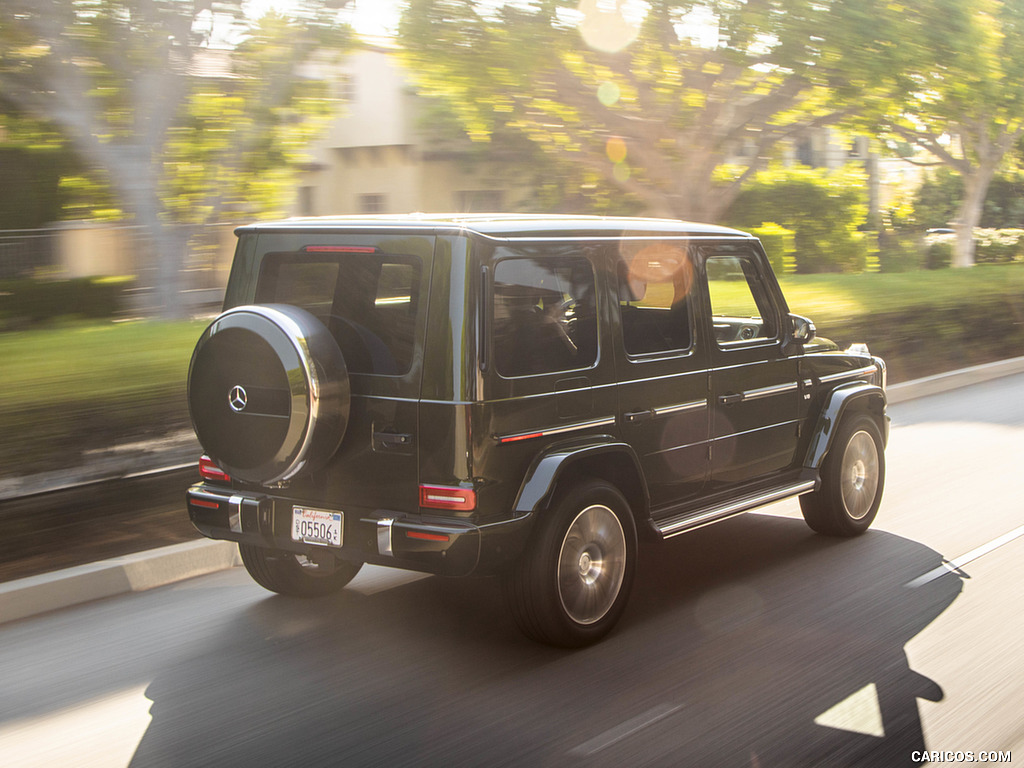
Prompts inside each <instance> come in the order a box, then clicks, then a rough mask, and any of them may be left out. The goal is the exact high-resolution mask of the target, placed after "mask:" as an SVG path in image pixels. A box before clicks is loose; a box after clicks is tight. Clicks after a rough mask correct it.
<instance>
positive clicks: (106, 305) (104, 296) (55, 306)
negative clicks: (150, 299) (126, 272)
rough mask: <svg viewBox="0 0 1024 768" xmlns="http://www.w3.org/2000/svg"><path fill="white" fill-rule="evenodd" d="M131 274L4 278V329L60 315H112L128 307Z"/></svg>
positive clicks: (0, 319) (0, 310)
mask: <svg viewBox="0 0 1024 768" xmlns="http://www.w3.org/2000/svg"><path fill="white" fill-rule="evenodd" d="M131 284H132V280H131V278H127V277H113V278H112V277H106V278H95V277H84V278H78V279H75V280H4V281H0V330H5V329H22V328H25V327H27V326H32V325H39V324H43V323H47V322H50V321H52V320H54V319H56V318H66V317H78V318H91V319H98V318H112V317H115V316H117V315H118V314H120V313H121V312H122V311H123V310H124V308H125V307H124V303H125V302H124V294H125V290H126V289H128V288H129V287H131Z"/></svg>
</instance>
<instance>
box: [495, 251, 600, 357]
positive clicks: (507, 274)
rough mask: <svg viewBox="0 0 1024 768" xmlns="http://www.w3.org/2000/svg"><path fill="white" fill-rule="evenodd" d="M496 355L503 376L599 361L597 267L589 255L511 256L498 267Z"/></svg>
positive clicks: (496, 287)
mask: <svg viewBox="0 0 1024 768" xmlns="http://www.w3.org/2000/svg"><path fill="white" fill-rule="evenodd" d="M493 296H494V301H493V307H494V316H493V325H492V327H493V329H494V331H493V338H494V357H495V363H496V366H497V369H498V373H499V374H501V375H502V376H509V377H512V376H531V375H534V374H541V373H554V372H557V371H571V370H577V369H580V368H589V367H590V366H592V365H594V363H595V362H596V361H597V307H596V291H595V287H594V270H593V268H592V267H591V265H590V262H589V261H588V260H587V259H585V258H583V257H573V256H552V257H541V256H538V257H536V258H509V259H504V260H502V261H499V262H498V263H497V264H496V265H495V267H494V294H493Z"/></svg>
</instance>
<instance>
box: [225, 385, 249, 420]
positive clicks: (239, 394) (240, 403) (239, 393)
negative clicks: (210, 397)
mask: <svg viewBox="0 0 1024 768" xmlns="http://www.w3.org/2000/svg"><path fill="white" fill-rule="evenodd" d="M248 402H249V396H248V395H247V394H245V389H244V388H243V387H242V385H241V384H236V385H235V386H233V387H232V388H231V391H230V392H228V405H230V406H231V410H232V411H234V412H235V413H241V412H242V411H244V410H245V404H246V403H248Z"/></svg>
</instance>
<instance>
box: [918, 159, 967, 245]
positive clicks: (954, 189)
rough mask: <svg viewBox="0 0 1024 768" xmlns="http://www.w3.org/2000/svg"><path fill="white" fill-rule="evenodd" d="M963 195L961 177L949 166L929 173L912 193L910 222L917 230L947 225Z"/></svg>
mask: <svg viewBox="0 0 1024 768" xmlns="http://www.w3.org/2000/svg"><path fill="white" fill-rule="evenodd" d="M963 197H964V182H963V179H962V178H961V177H960V176H959V175H958V174H957V173H955V172H954V171H953V170H952V169H950V168H939V169H937V170H936V171H933V172H932V173H929V174H928V175H927V176H926V177H925V179H924V181H923V182H921V186H919V187H918V188H917V192H915V193H914V202H913V207H914V214H913V220H912V223H913V225H914V228H916V229H917V230H919V231H923V230H926V229H931V228H933V227H948V226H949V224H950V222H952V221H953V220H954V219H956V217H957V212H958V211H959V209H960V203H961V201H962V200H963Z"/></svg>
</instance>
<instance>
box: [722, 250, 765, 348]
mask: <svg viewBox="0 0 1024 768" xmlns="http://www.w3.org/2000/svg"><path fill="white" fill-rule="evenodd" d="M706 271H707V278H708V295H709V296H710V298H711V314H712V322H713V323H714V330H715V339H716V341H717V342H718V343H719V345H720V346H721V345H726V344H730V343H734V342H746V341H756V340H758V339H773V338H775V336H776V333H777V329H776V327H775V318H774V316H773V312H772V311H771V306H772V305H771V302H770V300H769V298H768V294H767V292H766V291H765V288H764V285H763V284H762V282H761V280H760V278H759V277H758V274H757V267H756V265H755V263H754V261H753V259H750V258H746V257H744V256H740V255H733V254H728V255H725V254H722V255H712V256H708V258H707V261H706Z"/></svg>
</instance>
